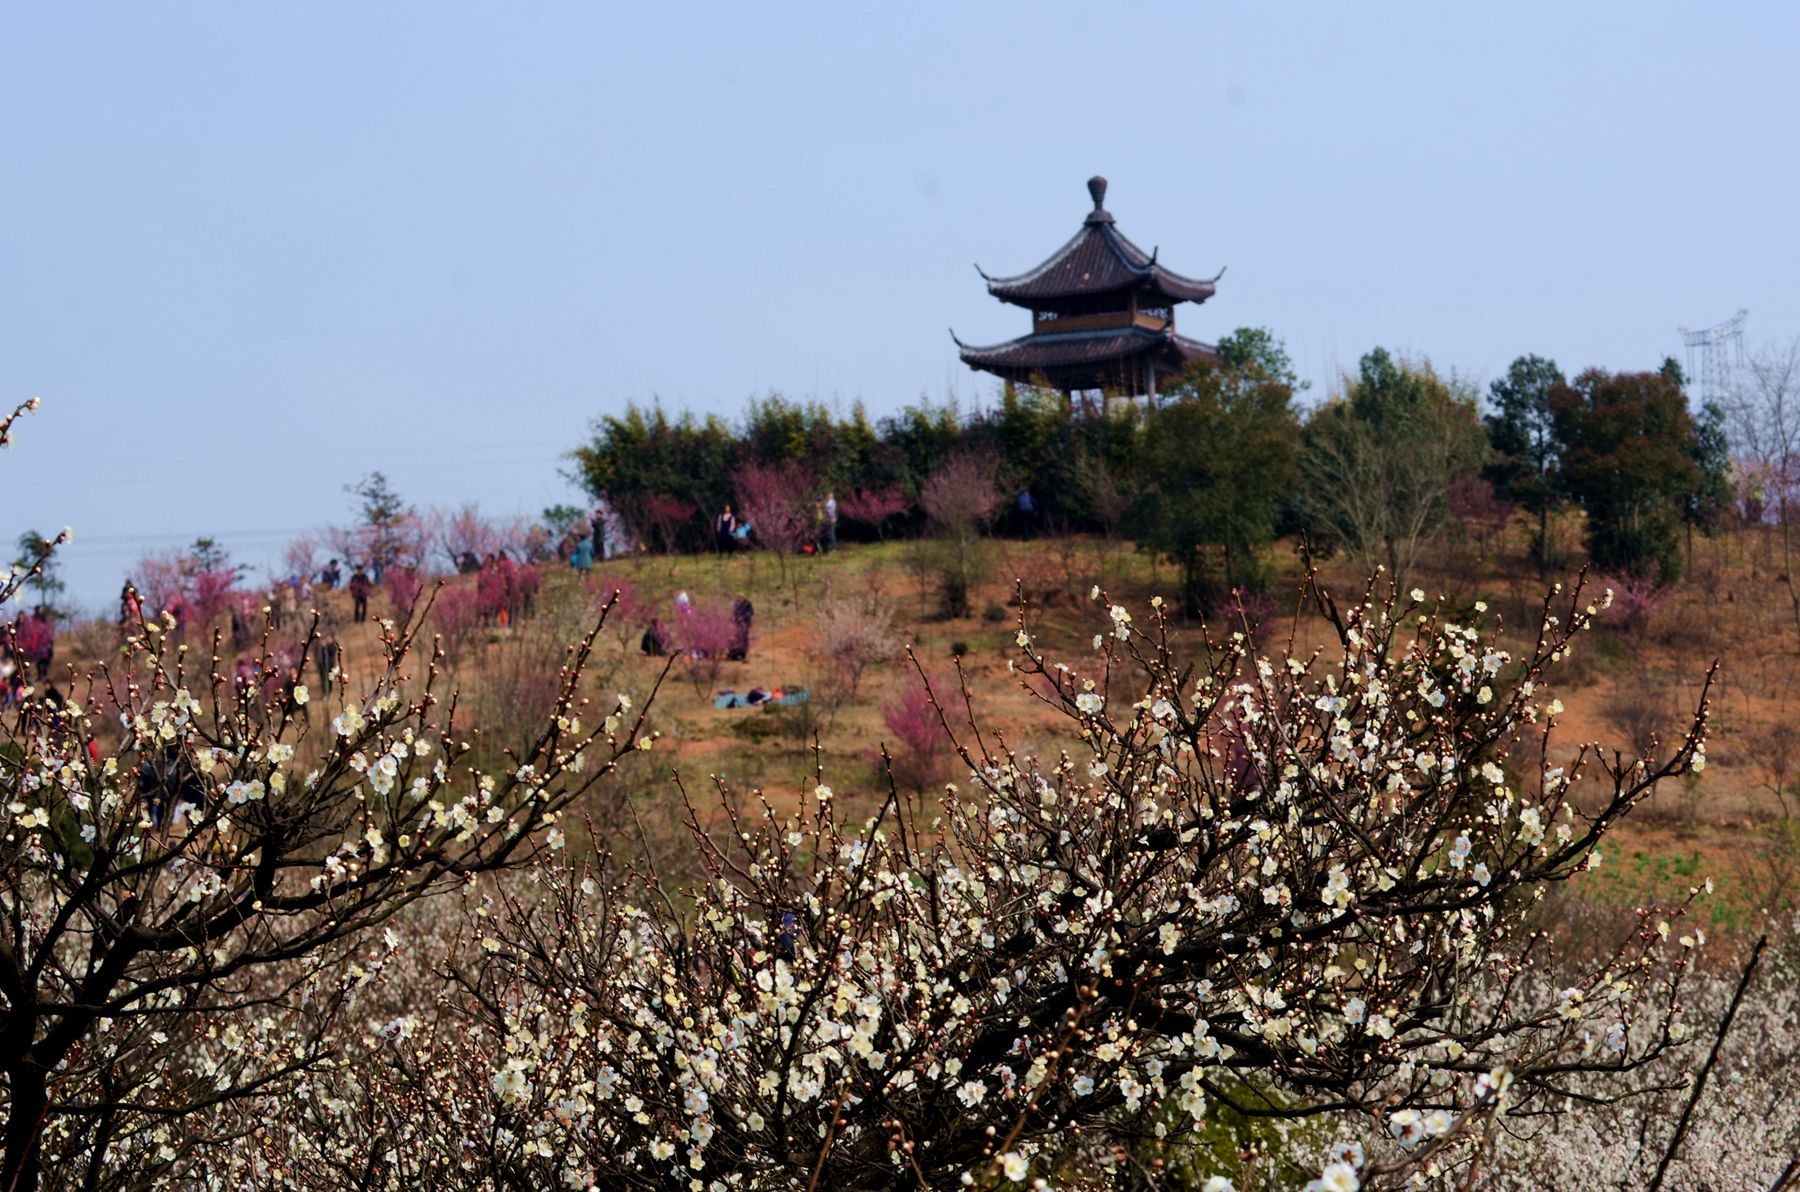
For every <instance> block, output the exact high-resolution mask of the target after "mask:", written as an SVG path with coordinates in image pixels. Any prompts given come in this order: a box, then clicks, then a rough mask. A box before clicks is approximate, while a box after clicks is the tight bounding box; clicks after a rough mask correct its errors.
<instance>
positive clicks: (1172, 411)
mask: <svg viewBox="0 0 1800 1192" xmlns="http://www.w3.org/2000/svg"><path fill="white" fill-rule="evenodd" d="M1682 386H1683V379H1682V377H1681V374H1680V370H1679V367H1678V366H1677V365H1676V364H1675V362H1674V361H1672V360H1671V361H1666V362H1665V363H1664V366H1663V367H1662V368H1661V369H1659V370H1656V371H1650V372H1624V373H1609V372H1604V371H1601V370H1589V371H1587V372H1584V373H1582V374H1580V375H1579V376H1578V377H1576V378H1574V379H1573V380H1569V379H1567V378H1565V377H1564V376H1563V374H1562V373H1561V372H1560V371H1559V370H1558V369H1557V367H1556V365H1555V364H1554V363H1553V362H1551V361H1548V360H1544V359H1542V358H1539V357H1536V356H1525V357H1521V358H1520V359H1518V360H1516V361H1515V362H1514V363H1513V365H1512V366H1511V368H1510V369H1509V370H1508V372H1507V374H1506V375H1505V376H1504V377H1502V378H1500V379H1499V380H1496V381H1495V382H1493V384H1492V385H1491V386H1490V388H1489V392H1488V394H1487V395H1486V396H1487V398H1488V401H1487V403H1486V405H1487V409H1486V410H1485V411H1484V410H1483V408H1482V407H1483V402H1482V396H1483V395H1482V394H1481V393H1480V392H1479V391H1478V389H1477V388H1476V386H1475V385H1474V384H1473V383H1472V382H1469V381H1467V380H1465V379H1463V378H1459V377H1457V376H1455V375H1449V376H1446V375H1442V374H1439V373H1438V372H1437V371H1435V370H1434V369H1433V368H1432V367H1431V365H1430V363H1429V362H1428V361H1425V360H1422V359H1420V360H1409V359H1404V358H1401V357H1398V356H1395V355H1394V354H1392V353H1390V352H1388V351H1386V350H1385V349H1381V348H1377V349H1375V350H1373V351H1371V352H1369V353H1368V354H1367V355H1365V356H1364V357H1363V358H1362V360H1361V362H1360V365H1359V367H1358V369H1357V371H1356V373H1355V374H1354V375H1349V376H1345V377H1343V378H1342V379H1341V382H1340V383H1339V384H1338V385H1337V386H1336V387H1335V391H1334V392H1333V393H1332V394H1331V395H1329V396H1328V397H1327V399H1326V400H1325V401H1324V402H1322V403H1320V404H1318V405H1316V406H1315V407H1313V408H1311V409H1303V408H1302V407H1301V405H1300V404H1299V402H1298V401H1297V398H1298V395H1299V392H1300V390H1302V389H1303V388H1304V384H1303V383H1302V382H1300V381H1299V380H1298V378H1297V377H1296V375H1295V373H1294V370H1293V367H1292V363H1291V361H1290V359H1289V357H1288V354H1287V352H1286V350H1285V347H1284V346H1283V344H1282V341H1281V340H1279V339H1278V338H1277V337H1275V336H1274V335H1272V334H1271V333H1270V332H1268V331H1267V330H1264V329H1259V328H1246V329H1240V330H1238V331H1236V332H1233V333H1232V334H1231V335H1229V336H1226V337H1225V338H1224V339H1223V340H1222V341H1221V342H1220V344H1219V345H1218V360H1217V361H1216V362H1208V363H1202V364H1199V365H1197V366H1196V367H1195V368H1194V369H1193V370H1192V371H1190V372H1189V373H1188V374H1186V375H1185V376H1184V377H1182V378H1181V379H1180V380H1179V382H1178V383H1176V384H1174V385H1171V386H1169V387H1168V388H1167V389H1166V390H1165V392H1164V393H1163V394H1162V395H1160V396H1159V398H1158V399H1157V401H1156V403H1155V404H1154V405H1150V406H1146V405H1145V404H1144V403H1142V402H1131V401H1112V402H1100V401H1095V402H1084V401H1083V400H1081V398H1079V397H1077V398H1076V399H1075V400H1074V401H1073V402H1071V400H1070V399H1069V398H1067V397H1065V396H1064V395H1063V394H1061V393H1059V392H1056V391H1054V390H1050V389H1046V388H1033V387H1029V386H1008V387H1007V388H1006V389H1005V391H1004V393H1003V395H1002V398H1001V400H1000V402H999V403H998V405H997V406H995V407H994V408H992V409H989V410H982V411H976V412H970V413H965V412H963V411H959V410H958V409H957V408H956V407H954V406H939V405H931V404H928V403H927V404H920V405H915V406H909V407H907V408H906V409H904V410H902V411H901V412H900V413H898V414H896V415H893V416H891V417H886V418H881V419H878V420H874V421H871V420H870V418H869V417H868V415H867V413H866V412H865V411H864V410H863V408H862V407H861V406H860V405H858V406H856V407H854V408H853V409H852V410H851V411H850V412H849V413H848V414H847V415H841V416H840V415H838V414H835V413H833V412H832V411H831V410H830V409H828V408H826V407H825V406H823V405H820V404H818V403H806V402H793V401H789V400H786V399H784V398H781V397H779V396H771V397H768V398H764V399H760V400H755V401H752V402H751V403H750V405H749V407H748V409H747V410H746V411H745V413H744V415H743V417H742V419H741V420H739V421H737V422H730V421H727V420H726V419H723V418H720V417H717V416H709V417H706V418H699V417H695V416H694V415H692V414H689V413H682V414H680V415H678V416H673V417H672V416H670V415H669V414H668V413H666V412H665V411H664V410H663V409H662V408H661V407H660V406H651V407H648V408H645V407H640V406H636V405H632V406H629V407H627V409H626V410H625V411H624V412H623V413H621V414H618V415H606V416H602V417H600V418H598V419H596V420H595V422H594V424H593V428H592V437H591V438H590V439H589V441H588V442H586V443H584V444H582V445H581V446H580V447H578V448H576V449H575V450H574V451H572V452H571V453H570V457H569V458H570V460H571V461H572V464H573V467H572V470H571V476H572V478H574V479H575V480H577V481H578V482H580V483H581V484H582V485H583V487H585V488H586V489H587V491H588V492H589V493H590V494H591V495H592V496H593V497H594V498H595V499H596V500H604V501H606V502H608V503H610V504H611V505H612V507H613V508H614V509H616V510H617V512H618V513H619V514H620V515H621V516H622V518H623V519H624V521H625V522H626V523H627V524H628V525H629V526H630V527H631V528H632V530H633V532H634V533H635V534H636V535H637V536H638V537H639V538H640V540H641V541H643V542H644V544H645V545H647V546H649V547H652V548H655V549H663V550H674V551H696V550H705V549H709V548H711V547H712V545H713V544H714V536H713V531H712V527H713V518H714V517H715V516H716V515H717V514H718V512H719V511H720V510H721V509H722V508H723V507H724V506H725V505H726V504H727V503H734V504H736V505H737V506H738V508H739V510H740V511H744V506H745V505H746V504H747V503H749V501H750V500H751V499H755V500H758V501H761V502H762V503H764V504H767V503H768V502H769V500H770V497H769V493H770V491H771V490H772V489H779V490H781V491H783V492H785V493H786V494H787V497H788V498H789V499H790V500H794V501H802V502H805V503H806V504H807V507H808V508H809V509H816V508H817V507H818V506H819V505H820V504H821V503H822V502H823V500H824V498H825V496H826V494H827V493H832V494H835V497H836V503H837V508H838V511H839V517H840V520H839V533H840V534H841V535H842V536H844V537H846V538H856V537H859V536H860V537H864V538H874V537H877V536H890V535H896V534H916V533H921V532H926V531H927V530H929V529H930V528H931V526H930V522H931V518H930V516H929V515H928V508H927V506H928V505H929V502H928V501H924V500H922V497H923V495H924V494H925V493H926V492H927V488H928V483H929V482H930V481H931V478H932V477H933V476H934V475H936V474H939V473H943V472H944V471H945V469H946V468H947V467H948V466H949V465H951V464H952V463H953V462H954V461H958V460H967V459H970V458H976V459H979V460H981V461H982V462H983V464H984V465H985V467H984V468H977V469H969V468H961V469H952V472H953V473H955V474H957V475H977V476H987V477H991V478H992V479H991V482H992V484H993V485H994V487H995V490H996V491H995V492H994V493H993V494H991V497H992V499H991V500H989V499H988V497H987V496H986V495H983V496H982V497H980V498H979V499H976V500H975V503H974V504H975V507H980V508H984V509H989V510H991V520H992V521H993V523H994V525H995V527H996V528H998V529H1000V530H1001V531H1003V532H1004V531H1006V530H1008V529H1009V528H1011V529H1018V530H1030V529H1034V528H1041V529H1043V530H1045V531H1048V532H1074V531H1086V532H1097V533H1103V534H1121V535H1126V536H1129V537H1130V538H1132V539H1133V540H1135V541H1136V542H1137V543H1138V544H1139V545H1140V546H1141V547H1143V548H1144V549H1146V550H1152V551H1155V552H1158V553H1159V554H1161V555H1163V556H1165V557H1167V558H1169V559H1170V560H1172V561H1173V562H1174V563H1176V565H1177V566H1179V567H1180V568H1181V569H1182V572H1183V575H1184V579H1185V582H1186V593H1187V596H1188V599H1189V601H1190V602H1191V603H1193V604H1197V605H1200V604H1210V603H1215V602H1217V601H1218V600H1219V599H1220V598H1221V597H1222V596H1223V595H1224V594H1225V593H1226V592H1228V591H1229V590H1230V589H1232V588H1237V587H1246V588H1255V587H1256V586H1257V585H1258V584H1259V583H1260V582H1261V581H1262V577H1263V570H1262V558H1263V555H1264V554H1265V553H1266V552H1265V548H1266V547H1267V546H1268V545H1269V543H1270V542H1271V541H1272V540H1273V539H1274V538H1275V537H1276V536H1278V535H1282V534H1289V533H1301V532H1303V533H1305V534H1307V535H1308V536H1309V538H1310V539H1311V541H1313V542H1314V543H1315V544H1316V545H1317V547H1318V548H1319V549H1321V550H1326V551H1329V550H1341V551H1345V552H1348V553H1349V554H1351V555H1353V556H1355V557H1356V558H1357V559H1358V560H1359V561H1362V562H1365V563H1367V564H1368V565H1370V566H1371V567H1372V566H1374V565H1376V564H1381V565H1384V566H1386V567H1387V568H1389V570H1390V571H1391V572H1392V574H1394V575H1395V577H1396V578H1400V579H1403V578H1404V577H1405V575H1406V574H1407V573H1408V572H1409V571H1410V570H1411V568H1412V566H1413V565H1414V563H1415V562H1416V561H1417V558H1418V555H1419V552H1420V551H1421V549H1423V548H1424V546H1425V545H1426V544H1428V543H1429V542H1430V541H1431V540H1432V538H1433V537H1434V536H1435V535H1437V534H1438V533H1439V532H1440V531H1441V530H1442V529H1443V528H1444V527H1445V526H1446V525H1448V524H1449V523H1451V522H1452V521H1453V520H1456V519H1464V520H1465V521H1466V520H1468V519H1474V520H1477V521H1483V520H1485V521H1487V522H1490V523H1491V522H1494V521H1500V522H1504V520H1505V519H1507V518H1509V517H1510V516H1511V515H1512V513H1513V511H1514V510H1519V509H1522V510H1524V511H1525V512H1526V513H1527V514H1529V515H1530V517H1531V519H1532V523H1533V525H1534V526H1535V527H1536V539H1535V542H1534V550H1535V552H1536V554H1537V555H1538V557H1539V558H1540V559H1541V560H1543V561H1544V562H1545V563H1548V562H1550V561H1551V559H1552V557H1553V555H1554V554H1555V543H1554V542H1553V541H1552V540H1551V534H1552V525H1553V521H1552V518H1551V514H1552V513H1553V512H1554V511H1555V510H1556V509H1557V508H1558V507H1560V506H1564V505H1575V506H1579V507H1581V508H1582V509H1584V510H1585V511H1586V513H1587V520H1586V524H1587V542H1586V546H1587V549H1588V552H1589V554H1590V556H1591V557H1592V558H1593V561H1594V562H1595V564H1596V565H1597V566H1599V567H1601V568H1602V569H1604V570H1606V571H1608V572H1611V573H1615V574H1621V575H1626V574H1629V575H1633V576H1639V577H1645V578H1650V579H1653V580H1655V581H1657V582H1664V581H1667V580H1669V579H1672V578H1673V577H1674V575H1675V574H1676V572H1677V570H1678V568H1679V565H1680V550H1679V547H1680V541H1681V533H1682V531H1683V529H1684V527H1685V528H1688V529H1693V528H1699V529H1702V530H1705V529H1707V528H1709V527H1710V526H1711V525H1712V524H1713V523H1714V522H1715V521H1716V520H1717V519H1718V518H1719V517H1720V516H1721V515H1722V514H1723V513H1724V512H1725V511H1726V510H1727V509H1728V508H1730V507H1731V505H1732V503H1733V502H1732V490H1731V486H1730V483H1729V476H1730V463H1729V455H1728V451H1727V445H1726V442H1725V436H1724V430H1723V422H1724V420H1723V415H1722V413H1721V412H1720V411H1718V410H1717V409H1715V408H1710V407H1709V408H1707V409H1703V410H1701V411H1699V412H1698V416H1696V414H1695V413H1694V412H1692V411H1690V409H1689V404H1688V400H1687V397H1686V395H1685V393H1684V392H1683V388H1682ZM1021 493H1029V494H1030V495H1031V500H1030V502H1028V509H1022V508H1021V506H1020V502H1019V501H1018V496H1019V494H1021ZM748 512H749V514H750V516H751V519H752V520H753V521H754V519H755V510H749V511H748ZM791 520H792V519H791V517H785V518H784V521H791Z"/></svg>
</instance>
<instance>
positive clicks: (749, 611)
mask: <svg viewBox="0 0 1800 1192" xmlns="http://www.w3.org/2000/svg"><path fill="white" fill-rule="evenodd" d="M755 619H756V606H755V605H754V604H751V603H750V597H748V596H739V597H738V598H737V600H736V601H735V602H733V604H732V606H731V649H730V650H729V651H727V652H726V654H725V657H726V658H728V659H729V660H731V661H732V662H742V661H743V660H744V659H745V658H748V657H749V656H750V623H751V622H752V621H754V620H755Z"/></svg>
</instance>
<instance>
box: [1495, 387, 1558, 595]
mask: <svg viewBox="0 0 1800 1192" xmlns="http://www.w3.org/2000/svg"><path fill="white" fill-rule="evenodd" d="M1563 380H1564V378H1563V375H1562V371H1561V370H1560V369H1558V368H1557V367H1556V362H1555V361H1554V360H1546V359H1544V358H1543V357H1542V356H1520V357H1519V358H1518V359H1516V360H1514V361H1513V362H1512V364H1511V366H1510V367H1508V368H1507V370H1506V375H1505V376H1504V377H1501V378H1500V379H1498V380H1496V381H1494V382H1493V383H1492V384H1491V385H1489V386H1488V396H1489V398H1490V399H1491V400H1492V401H1493V405H1494V409H1493V412H1492V413H1490V414H1489V415H1488V416H1487V417H1486V419H1485V422H1486V424H1487V434H1488V445H1489V446H1490V447H1492V448H1493V449H1494V456H1495V458H1494V461H1493V462H1492V463H1491V464H1489V465H1488V466H1487V468H1486V469H1484V471H1485V473H1486V476H1487V479H1488V481H1489V483H1491V484H1492V485H1493V486H1494V488H1495V490H1496V492H1497V493H1498V494H1499V495H1500V496H1501V497H1503V498H1505V499H1507V500H1510V501H1512V502H1514V503H1515V504H1517V505H1519V506H1520V507H1521V508H1523V509H1526V510H1529V511H1530V512H1531V513H1532V514H1534V515H1535V516H1536V517H1537V523H1538V525H1537V533H1536V537H1535V539H1534V540H1533V542H1532V555H1533V556H1534V557H1535V558H1536V559H1537V561H1538V566H1539V568H1540V569H1546V570H1547V569H1548V568H1549V566H1550V564H1551V562H1552V561H1553V560H1554V559H1555V555H1556V552H1555V550H1554V548H1553V545H1552V543H1551V541H1550V515H1551V513H1552V512H1554V511H1555V509H1556V508H1557V507H1558V506H1559V505H1561V504H1562V493H1561V492H1560V491H1559V490H1558V488H1557V481H1556V466H1557V461H1558V460H1559V458H1560V457H1561V455H1562V444H1561V443H1560V442H1559V441H1558V440H1557V437H1556V422H1555V419H1554V418H1552V417H1551V414H1550V391H1551V389H1553V388H1555V387H1556V386H1557V385H1560V384H1562V383H1563Z"/></svg>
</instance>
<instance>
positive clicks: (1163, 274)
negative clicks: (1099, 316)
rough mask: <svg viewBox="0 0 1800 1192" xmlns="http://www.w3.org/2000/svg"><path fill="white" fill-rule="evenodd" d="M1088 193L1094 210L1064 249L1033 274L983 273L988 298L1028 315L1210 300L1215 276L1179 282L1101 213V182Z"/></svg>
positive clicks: (1103, 192)
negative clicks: (1126, 296) (1103, 304)
mask: <svg viewBox="0 0 1800 1192" xmlns="http://www.w3.org/2000/svg"><path fill="white" fill-rule="evenodd" d="M1088 194H1090V195H1092V196H1093V199H1094V209H1093V210H1092V211H1090V212H1088V216H1087V218H1086V219H1085V220H1083V221H1082V224H1081V230H1080V231H1079V232H1076V233H1075V235H1074V236H1073V237H1071V238H1070V240H1069V242H1068V243H1067V244H1065V245H1063V246H1062V247H1061V248H1059V249H1057V250H1056V251H1055V252H1054V253H1052V254H1050V259H1049V260H1047V261H1045V262H1044V263H1043V264H1042V265H1039V266H1038V267H1037V268H1036V269H1033V270H1030V271H1029V272H1026V273H1021V274H1019V275H1018V276H1017V277H988V275H987V274H986V273H982V275H981V276H982V277H984V278H986V279H987V288H988V293H990V294H992V295H993V296H994V297H996V298H998V299H1000V301H1002V302H1010V303H1012V304H1013V305H1015V306H1024V307H1028V308H1030V309H1032V310H1044V309H1054V308H1055V307H1057V306H1060V305H1062V304H1063V303H1065V302H1066V301H1067V300H1069V299H1077V300H1079V299H1094V298H1110V297H1114V296H1118V295H1121V294H1123V293H1125V292H1133V293H1136V294H1138V295H1140V296H1141V297H1142V298H1148V299H1158V298H1160V299H1162V300H1163V301H1165V302H1169V303H1176V302H1205V301H1206V300H1207V299H1208V298H1211V297H1212V296H1213V294H1214V292H1215V291H1214V289H1213V282H1216V281H1218V280H1219V279H1218V278H1217V277H1214V278H1210V279H1208V280H1206V281H1201V280H1199V279H1197V278H1192V277H1183V276H1182V275H1181V274H1179V273H1176V272H1175V271H1174V270H1173V269H1165V268H1164V267H1163V266H1162V265H1160V264H1158V263H1157V260H1156V253H1155V252H1154V251H1153V252H1149V253H1146V252H1145V251H1144V250H1143V249H1141V248H1139V247H1138V246H1137V245H1135V244H1133V243H1132V242H1131V241H1130V240H1127V239H1126V238H1125V233H1123V232H1121V231H1119V227H1118V224H1116V223H1115V222H1114V221H1113V217H1112V212H1110V211H1108V210H1107V209H1106V179H1104V178H1100V177H1094V178H1089V179H1088ZM978 268H979V267H978ZM1140 304H1141V305H1142V304H1144V303H1142V302H1141V301H1140Z"/></svg>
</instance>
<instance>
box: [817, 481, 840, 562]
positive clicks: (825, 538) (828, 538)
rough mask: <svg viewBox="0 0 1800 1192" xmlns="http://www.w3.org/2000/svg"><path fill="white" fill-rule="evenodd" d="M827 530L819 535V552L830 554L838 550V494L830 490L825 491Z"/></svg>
mask: <svg viewBox="0 0 1800 1192" xmlns="http://www.w3.org/2000/svg"><path fill="white" fill-rule="evenodd" d="M824 509H825V529H824V531H823V532H822V533H821V534H820V535H819V550H820V551H821V552H822V553H825V554H829V553H831V552H832V551H834V550H836V549H837V519H838V507H837V494H836V493H834V492H832V491H831V490H830V489H826V490H825V506H824Z"/></svg>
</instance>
